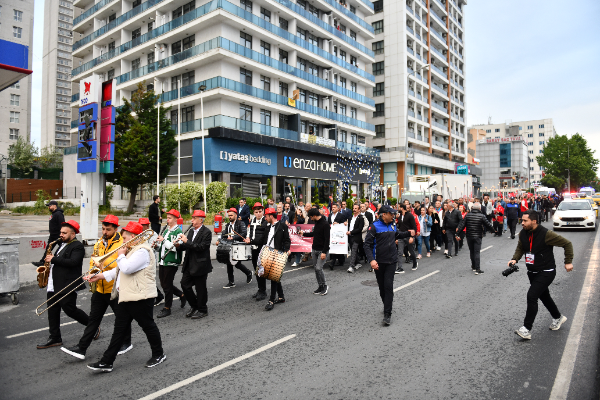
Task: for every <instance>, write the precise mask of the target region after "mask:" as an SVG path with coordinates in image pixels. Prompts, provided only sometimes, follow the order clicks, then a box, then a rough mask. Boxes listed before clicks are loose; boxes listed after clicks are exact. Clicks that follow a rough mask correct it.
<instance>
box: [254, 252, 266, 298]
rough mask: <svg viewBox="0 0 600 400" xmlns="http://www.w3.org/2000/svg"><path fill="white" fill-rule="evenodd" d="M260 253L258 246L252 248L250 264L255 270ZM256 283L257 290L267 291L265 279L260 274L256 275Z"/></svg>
mask: <svg viewBox="0 0 600 400" xmlns="http://www.w3.org/2000/svg"><path fill="white" fill-rule="evenodd" d="M259 254H260V248H258V249H252V266H253V267H254V271H256V263H257V262H258V255H259ZM256 283H258V291H259V292H264V293H267V280H266V279H265V278H263V277H261V276H258V275H256Z"/></svg>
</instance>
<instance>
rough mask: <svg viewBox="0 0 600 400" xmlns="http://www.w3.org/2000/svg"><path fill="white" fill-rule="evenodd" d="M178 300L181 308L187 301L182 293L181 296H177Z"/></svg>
mask: <svg viewBox="0 0 600 400" xmlns="http://www.w3.org/2000/svg"><path fill="white" fill-rule="evenodd" d="M179 301H180V302H181V305H180V307H181V308H184V307H185V304H186V303H187V299H186V298H185V296H183V295H182V296H181V297H180V298H179Z"/></svg>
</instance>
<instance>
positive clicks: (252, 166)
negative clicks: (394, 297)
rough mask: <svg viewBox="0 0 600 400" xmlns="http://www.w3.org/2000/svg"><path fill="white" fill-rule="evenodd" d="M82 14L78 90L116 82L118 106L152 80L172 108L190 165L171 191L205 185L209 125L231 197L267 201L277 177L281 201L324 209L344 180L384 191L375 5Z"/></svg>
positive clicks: (259, 3)
mask: <svg viewBox="0 0 600 400" xmlns="http://www.w3.org/2000/svg"><path fill="white" fill-rule="evenodd" d="M74 5H75V7H80V8H82V9H83V12H82V14H81V16H80V17H79V19H78V21H76V22H75V25H74V27H73V30H74V32H76V33H81V34H82V38H81V39H79V40H77V41H76V42H75V43H74V44H73V53H72V54H73V56H74V57H81V58H82V61H83V63H82V65H81V66H80V67H77V68H74V69H73V72H72V77H73V82H79V81H80V80H82V79H84V78H86V77H88V76H90V75H91V74H97V75H99V76H100V80H101V81H106V80H109V79H113V78H114V79H115V81H114V82H115V85H116V99H117V100H116V104H115V105H117V106H118V105H119V104H120V102H121V100H120V99H121V98H123V97H125V98H130V97H131V93H132V91H134V90H136V88H137V87H138V84H139V83H144V82H145V85H146V86H147V87H148V88H153V89H155V91H156V92H158V93H164V94H163V95H162V102H163V103H162V105H164V106H165V107H167V106H168V107H172V109H171V111H170V116H171V121H172V122H173V126H174V128H175V129H179V133H180V134H181V163H180V167H178V164H177V163H176V164H174V165H173V167H172V168H171V172H170V176H169V178H168V180H167V182H168V183H176V182H177V181H178V179H181V181H190V180H195V181H198V180H200V181H201V180H202V164H203V163H202V157H203V156H202V154H203V150H202V146H201V145H200V143H201V141H200V140H196V139H198V138H200V137H201V135H202V129H201V120H200V118H201V115H204V126H205V128H206V130H205V134H206V135H207V136H206V137H207V140H206V143H205V147H206V148H205V150H204V153H205V154H206V159H205V161H206V162H205V164H206V170H207V171H208V179H209V180H220V181H224V182H227V183H228V184H229V185H230V188H231V190H232V193H234V192H235V191H236V190H238V189H239V190H241V193H243V194H244V195H247V196H251V195H258V193H259V192H260V191H262V190H264V187H265V186H266V185H265V183H266V180H267V179H271V183H272V186H273V190H274V194H275V195H276V196H281V195H283V194H284V193H289V192H290V191H293V192H294V193H295V194H296V199H297V200H303V201H307V200H308V201H310V200H315V199H316V200H317V201H318V200H320V201H324V200H325V199H327V197H328V196H329V195H330V194H332V190H333V188H334V187H336V182H340V181H343V182H348V183H350V184H351V186H350V187H352V185H354V189H353V190H354V193H357V192H356V185H358V183H359V182H360V183H367V182H372V181H376V183H377V184H378V181H379V171H378V166H379V157H378V151H376V150H374V149H372V148H368V147H366V138H367V137H369V136H373V135H374V134H375V127H374V126H373V125H372V124H370V123H369V122H367V115H370V114H371V113H373V112H375V110H376V109H375V102H374V101H373V100H372V99H371V94H372V90H373V87H374V86H375V83H374V82H375V77H374V76H373V74H371V73H370V72H368V71H367V70H370V69H371V65H372V63H373V62H374V53H373V51H372V50H371V49H370V48H369V47H367V41H368V40H371V39H373V37H374V29H373V27H372V26H371V24H369V23H367V22H366V21H365V18H367V17H368V16H370V15H372V14H373V12H374V11H373V4H372V3H371V1H369V0H342V1H339V2H338V1H336V0H317V1H311V2H309V1H304V0H297V1H295V2H294V1H290V0H273V1H266V0H231V1H228V0H212V1H194V0H192V1H190V2H186V3H185V4H183V3H182V2H177V1H173V0H148V1H142V0H135V1H133V2H130V1H125V0H112V1H111V0H103V1H100V2H98V3H95V4H94V2H93V1H91V0H75V2H74ZM202 90H204V92H202ZM201 96H203V106H204V107H203V110H202V107H201V104H202V103H201ZM78 98H79V95H78V94H75V95H74V96H73V103H72V104H71V106H72V107H78V106H79V102H78ZM177 122H179V124H177ZM72 132H75V130H73V131H72ZM357 156H361V157H362V156H365V157H367V158H368V159H367V161H366V164H362V161H359V162H355V161H356V160H355V158H356V157H357ZM353 160H354V161H353ZM359 165H360V166H359ZM178 177H179V178H178ZM337 187H340V185H338V186H337ZM350 187H348V188H345V190H348V189H349V188H350ZM348 191H349V190H348ZM238 193H240V192H239V191H238ZM269 195H270V194H269Z"/></svg>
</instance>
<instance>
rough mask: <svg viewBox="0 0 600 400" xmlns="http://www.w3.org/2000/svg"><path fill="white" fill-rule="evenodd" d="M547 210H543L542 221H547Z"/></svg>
mask: <svg viewBox="0 0 600 400" xmlns="http://www.w3.org/2000/svg"><path fill="white" fill-rule="evenodd" d="M548 211H549V210H548V209H547V208H545V209H544V212H543V213H542V221H548Z"/></svg>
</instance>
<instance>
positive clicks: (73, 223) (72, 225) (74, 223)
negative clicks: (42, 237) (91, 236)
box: [61, 219, 112, 233]
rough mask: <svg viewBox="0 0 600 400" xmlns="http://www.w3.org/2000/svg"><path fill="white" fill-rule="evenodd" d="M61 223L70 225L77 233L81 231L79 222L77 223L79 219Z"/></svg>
mask: <svg viewBox="0 0 600 400" xmlns="http://www.w3.org/2000/svg"><path fill="white" fill-rule="evenodd" d="M111 223H112V222H111ZM61 225H63V226H64V225H67V226H70V227H71V228H73V229H74V230H75V233H79V224H78V223H77V221H73V220H72V219H70V220H68V221H67V222H63V223H62V224H61Z"/></svg>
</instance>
